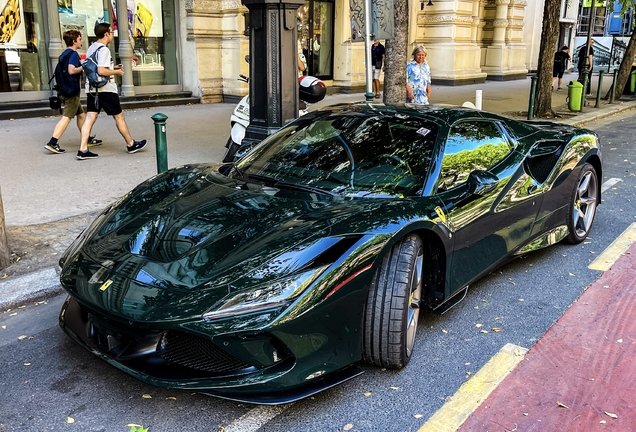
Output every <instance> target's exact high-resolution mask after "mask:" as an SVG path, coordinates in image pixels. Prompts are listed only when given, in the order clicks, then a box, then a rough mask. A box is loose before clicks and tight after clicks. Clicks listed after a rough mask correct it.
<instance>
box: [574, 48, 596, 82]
mask: <svg viewBox="0 0 636 432" xmlns="http://www.w3.org/2000/svg"><path fill="white" fill-rule="evenodd" d="M593 46H594V39H590V52H589V53H587V54H586V52H587V46H583V47H581V49H580V50H579V62H578V65H577V67H578V69H579V81H581V82H583V72H587V73H588V74H589V75H588V77H587V92H586V94H591V93H592V82H591V81H592V69H593V67H594V49H592V47H593Z"/></svg>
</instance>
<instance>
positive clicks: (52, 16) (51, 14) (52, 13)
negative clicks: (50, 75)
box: [43, 0, 66, 84]
mask: <svg viewBox="0 0 636 432" xmlns="http://www.w3.org/2000/svg"><path fill="white" fill-rule="evenodd" d="M46 6H47V9H48V14H47V15H48V22H49V59H50V60H51V66H52V68H51V71H54V70H55V67H56V66H57V59H58V58H59V57H60V54H62V52H63V51H64V50H65V49H66V44H64V41H63V40H62V32H61V30H60V18H59V15H58V13H57V0H47V3H46ZM43 84H44V83H43Z"/></svg>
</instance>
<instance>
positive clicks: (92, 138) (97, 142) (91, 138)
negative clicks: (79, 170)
mask: <svg viewBox="0 0 636 432" xmlns="http://www.w3.org/2000/svg"><path fill="white" fill-rule="evenodd" d="M88 145H89V146H98V145H102V140H100V139H97V138H95V135H93V136H89V137H88Z"/></svg>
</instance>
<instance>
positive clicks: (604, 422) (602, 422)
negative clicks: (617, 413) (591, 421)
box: [599, 420, 607, 424]
mask: <svg viewBox="0 0 636 432" xmlns="http://www.w3.org/2000/svg"><path fill="white" fill-rule="evenodd" d="M599 423H600V424H607V422H606V421H605V420H601V421H600V422H599Z"/></svg>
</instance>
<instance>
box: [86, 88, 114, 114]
mask: <svg viewBox="0 0 636 432" xmlns="http://www.w3.org/2000/svg"><path fill="white" fill-rule="evenodd" d="M102 108H103V109H104V112H106V114H108V115H109V116H115V115H117V114H120V113H121V111H122V109H121V103H120V102H119V95H118V94H117V93H111V92H100V93H98V97H97V107H96V106H95V95H94V94H93V93H89V94H87V95H86V111H88V112H96V113H97V114H99V113H100V112H101V111H102Z"/></svg>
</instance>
